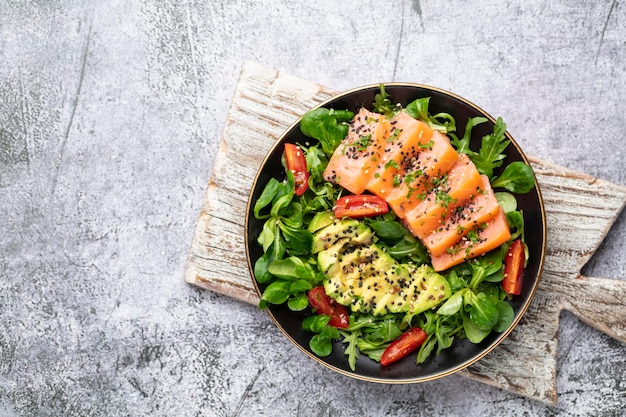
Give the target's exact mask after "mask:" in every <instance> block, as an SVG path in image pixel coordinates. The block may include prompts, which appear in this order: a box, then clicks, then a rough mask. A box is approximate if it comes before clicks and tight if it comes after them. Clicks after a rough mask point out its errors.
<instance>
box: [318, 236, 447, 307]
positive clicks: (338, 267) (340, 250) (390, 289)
mask: <svg viewBox="0 0 626 417" xmlns="http://www.w3.org/2000/svg"><path fill="white" fill-rule="evenodd" d="M370 240H371V239H370ZM318 265H319V266H320V269H321V270H322V272H323V273H324V275H325V277H326V279H325V280H324V288H325V290H326V294H328V295H329V296H330V297H332V298H334V299H335V300H336V301H337V302H338V303H340V304H343V305H345V306H349V307H350V308H351V310H352V311H355V312H357V311H359V312H363V313H371V314H375V315H383V314H387V313H414V314H418V313H421V312H423V311H426V310H428V309H431V308H433V307H435V306H437V305H438V304H440V303H441V302H442V301H444V300H446V299H447V298H448V297H450V294H451V290H450V285H449V284H448V281H447V280H446V279H445V277H444V276H442V275H441V274H438V273H437V272H435V270H434V269H433V268H432V267H431V266H429V265H422V266H419V267H416V266H414V265H409V264H400V263H398V262H396V261H395V260H394V259H393V258H392V257H391V256H390V255H388V254H387V253H386V252H385V251H384V250H383V249H382V248H380V247H379V246H378V245H376V244H375V243H369V244H362V243H359V242H355V240H354V239H351V238H347V237H345V238H341V239H338V240H337V241H335V243H334V244H332V245H331V246H330V247H328V248H327V249H324V250H322V251H320V252H319V253H318Z"/></svg>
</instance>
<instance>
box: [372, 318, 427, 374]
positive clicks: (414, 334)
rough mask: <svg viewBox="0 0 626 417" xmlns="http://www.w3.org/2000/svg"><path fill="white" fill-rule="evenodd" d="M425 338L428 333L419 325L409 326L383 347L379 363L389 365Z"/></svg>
mask: <svg viewBox="0 0 626 417" xmlns="http://www.w3.org/2000/svg"><path fill="white" fill-rule="evenodd" d="M427 338H428V335H427V334H426V332H425V331H424V330H422V329H420V328H419V327H411V328H410V329H409V330H407V331H406V332H404V333H402V335H401V336H400V337H399V338H397V339H396V340H394V341H393V342H392V343H391V344H390V345H389V346H388V347H387V349H385V351H384V352H383V354H382V356H381V357H380V364H381V365H389V364H390V363H393V362H396V361H398V360H400V359H402V358H404V357H405V356H407V355H408V354H409V353H411V352H413V351H414V350H415V349H417V348H418V347H420V346H421V345H422V343H424V342H425V341H426V339H427Z"/></svg>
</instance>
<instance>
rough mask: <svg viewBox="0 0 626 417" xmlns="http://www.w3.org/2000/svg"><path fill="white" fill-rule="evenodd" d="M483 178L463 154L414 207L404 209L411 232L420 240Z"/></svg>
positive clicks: (478, 184)
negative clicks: (407, 209)
mask: <svg viewBox="0 0 626 417" xmlns="http://www.w3.org/2000/svg"><path fill="white" fill-rule="evenodd" d="M482 183H483V182H482V178H481V177H480V174H479V173H478V170H477V169H476V166H475V165H474V163H473V162H472V161H471V160H470V159H469V157H468V156H467V155H465V154H460V155H459V158H458V160H457V162H456V164H454V166H453V167H452V168H450V171H448V173H447V174H445V175H444V176H443V177H439V178H438V179H437V181H436V182H435V186H434V187H433V188H432V189H431V190H430V191H429V192H428V193H427V194H426V196H425V197H424V199H423V200H422V201H420V202H419V203H418V204H417V205H416V206H415V207H414V208H413V209H411V210H410V211H407V212H406V217H405V218H404V221H405V223H406V225H407V227H408V228H409V230H410V231H411V233H413V235H414V236H417V237H418V238H420V239H421V240H422V241H423V240H424V239H425V238H426V237H427V236H428V235H429V234H430V233H431V232H432V231H433V230H435V229H436V228H438V227H439V226H441V225H442V224H443V221H444V219H445V218H446V215H447V214H448V212H450V210H452V209H454V208H455V207H458V206H459V205H462V204H464V203H465V202H466V201H468V200H469V199H470V198H472V196H475V195H476V194H477V193H478V192H479V191H480V189H481V187H482Z"/></svg>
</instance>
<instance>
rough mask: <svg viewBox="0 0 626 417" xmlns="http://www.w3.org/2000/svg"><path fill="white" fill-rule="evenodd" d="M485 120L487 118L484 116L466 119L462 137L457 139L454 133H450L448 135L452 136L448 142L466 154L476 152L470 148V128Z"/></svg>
mask: <svg viewBox="0 0 626 417" xmlns="http://www.w3.org/2000/svg"><path fill="white" fill-rule="evenodd" d="M486 121H487V119H486V118H485V117H481V116H478V117H472V118H471V119H469V120H468V121H467V124H466V125H465V133H464V134H463V137H462V138H461V139H459V138H458V137H457V136H456V135H455V134H450V136H451V137H452V140H451V141H450V143H452V146H454V148H455V149H456V150H457V152H459V153H464V154H466V155H468V156H470V155H475V154H476V152H474V151H472V150H471V149H470V142H471V139H472V129H473V128H474V126H478V125H479V124H481V123H485V122H486Z"/></svg>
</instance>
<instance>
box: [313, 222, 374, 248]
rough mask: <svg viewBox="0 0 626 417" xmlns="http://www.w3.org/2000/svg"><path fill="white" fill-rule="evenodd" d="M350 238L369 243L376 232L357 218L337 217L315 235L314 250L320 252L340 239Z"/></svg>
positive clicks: (356, 241)
mask: <svg viewBox="0 0 626 417" xmlns="http://www.w3.org/2000/svg"><path fill="white" fill-rule="evenodd" d="M343 238H349V239H351V240H352V241H353V242H354V243H355V244H356V243H359V244H369V243H370V242H371V241H372V240H373V238H374V233H373V232H372V230H371V229H370V228H369V227H367V226H366V225H365V224H364V223H362V222H360V221H358V220H355V219H335V220H334V221H333V222H332V223H330V224H329V225H327V226H326V227H323V228H322V229H320V230H318V231H317V232H316V233H315V234H314V235H313V246H312V248H311V250H312V252H313V253H314V254H315V253H318V252H320V251H322V250H326V249H328V248H330V247H331V246H332V245H334V244H335V242H337V241H338V240H339V239H343Z"/></svg>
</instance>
